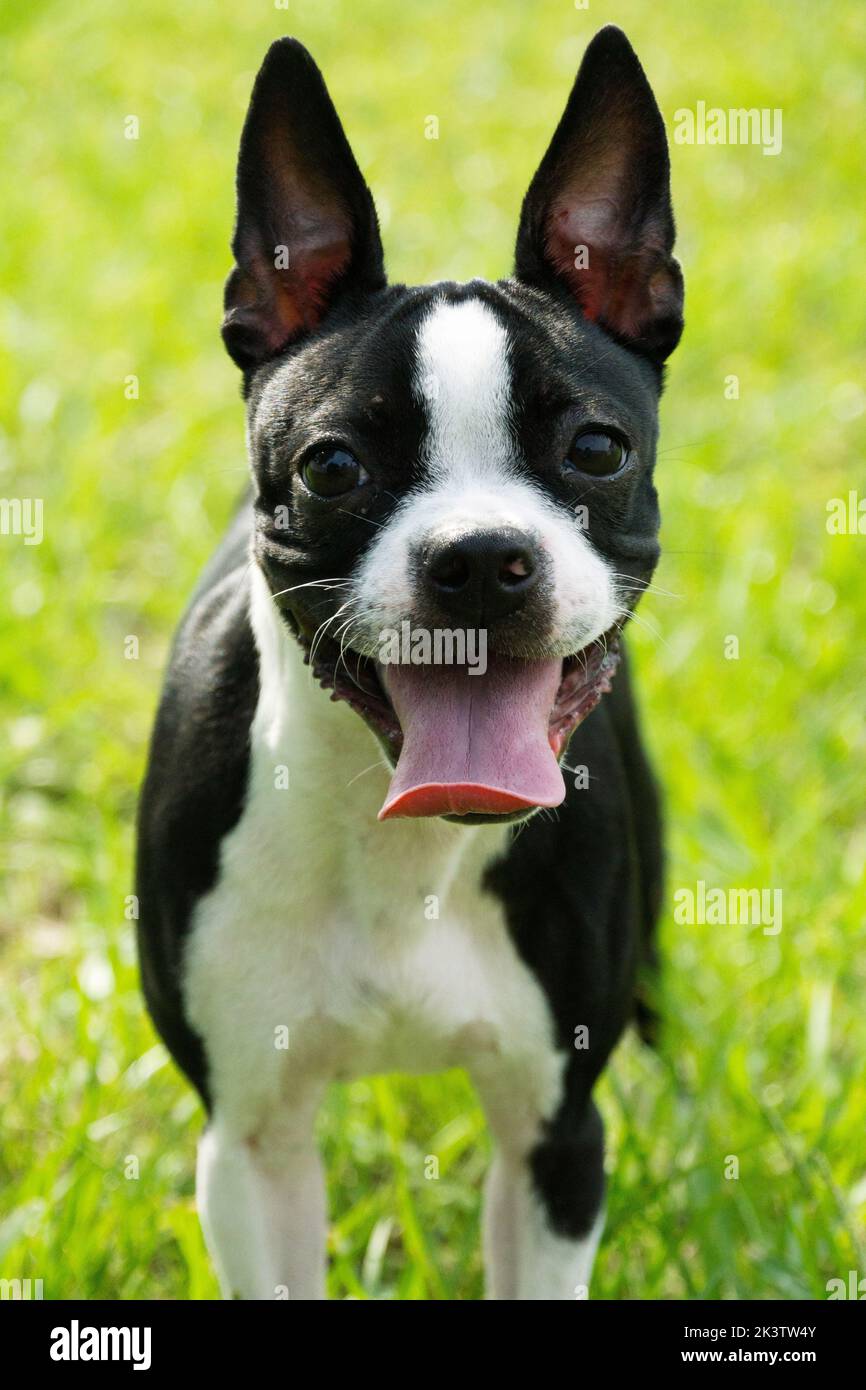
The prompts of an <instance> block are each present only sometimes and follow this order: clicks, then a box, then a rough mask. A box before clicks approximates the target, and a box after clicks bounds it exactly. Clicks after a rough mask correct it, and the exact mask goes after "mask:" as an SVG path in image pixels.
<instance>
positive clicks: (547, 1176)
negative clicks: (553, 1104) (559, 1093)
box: [484, 1087, 604, 1301]
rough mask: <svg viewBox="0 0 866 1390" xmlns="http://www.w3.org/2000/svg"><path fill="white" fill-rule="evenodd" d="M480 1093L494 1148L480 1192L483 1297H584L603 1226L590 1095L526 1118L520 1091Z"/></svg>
mask: <svg viewBox="0 0 866 1390" xmlns="http://www.w3.org/2000/svg"><path fill="white" fill-rule="evenodd" d="M496 1092H497V1093H498V1094H494V1095H491V1094H490V1093H488V1096H487V1097H486V1098H485V1107H486V1110H487V1115H488V1119H489V1122H490V1126H491V1129H492V1130H493V1134H494V1138H495V1140H496V1144H497V1148H496V1153H495V1156H494V1159H493V1163H492V1165H491V1168H490V1171H489V1173H488V1176H487V1182H486V1186H485V1192H484V1264H485V1276H486V1296H487V1297H488V1298H493V1299H521V1300H523V1299H535V1300H545V1301H546V1300H551V1301H564V1300H566V1299H568V1300H574V1299H585V1298H587V1297H588V1294H589V1281H590V1276H591V1274H592V1266H593V1261H594V1259H595V1252H596V1249H597V1247H598V1242H599V1239H600V1237H601V1232H602V1228H603V1226H604V1210H603V1196H604V1172H603V1157H604V1154H603V1150H604V1136H603V1130H602V1124H601V1118H600V1116H599V1114H598V1111H597V1110H596V1108H595V1106H594V1105H593V1104H592V1102H591V1101H586V1102H585V1104H584V1106H583V1108H582V1109H581V1110H580V1111H574V1110H572V1109H571V1108H570V1107H569V1103H568V1101H567V1100H566V1101H564V1102H563V1104H562V1106H561V1107H560V1108H559V1109H558V1110H557V1112H556V1114H555V1115H554V1116H553V1117H552V1118H551V1119H550V1120H549V1121H547V1120H540V1121H538V1122H531V1121H530V1120H529V1116H528V1114H527V1107H526V1106H525V1105H524V1104H521V1100H520V1096H519V1094H512V1097H511V1104H509V1103H508V1102H507V1100H506V1098H505V1097H504V1096H503V1095H502V1093H501V1092H500V1090H499V1088H498V1087H497V1088H496Z"/></svg>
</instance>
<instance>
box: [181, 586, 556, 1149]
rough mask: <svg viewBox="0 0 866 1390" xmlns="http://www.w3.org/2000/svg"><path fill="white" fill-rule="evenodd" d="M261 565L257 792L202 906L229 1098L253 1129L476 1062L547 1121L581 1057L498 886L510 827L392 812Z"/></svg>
mask: <svg viewBox="0 0 866 1390" xmlns="http://www.w3.org/2000/svg"><path fill="white" fill-rule="evenodd" d="M252 576H253V577H252V583H253V596H252V608H251V611H252V616H253V626H254V631H255V634H256V641H257V644H258V647H259V653H260V668H261V694H260V699H259V704H258V708H257V711H256V716H255V720H254V725H253V732H252V757H251V769H250V785H249V793H248V798H247V803H246V806H245V809H244V811H243V813H242V815H241V818H240V820H239V822H238V824H237V825H236V826H235V828H234V830H233V831H232V832H231V833H230V835H228V836H227V837H226V840H225V841H224V843H223V846H222V854H221V864H220V874H219V878H218V881H217V883H216V885H215V887H214V888H213V890H212V891H211V892H210V893H209V894H208V895H207V896H206V897H205V898H204V899H202V901H201V902H200V903H199V904H198V906H197V909H196V912H195V916H194V922H193V927H192V931H191V935H190V940H189V944H188V950H187V958H186V976H185V982H184V983H185V990H184V992H185V999H186V1006H187V1012H188V1015H189V1018H190V1021H191V1022H192V1024H193V1026H194V1027H195V1028H196V1029H197V1031H198V1032H199V1033H200V1034H201V1036H202V1038H203V1040H204V1043H205V1048H206V1051H207V1055H208V1060H209V1066H210V1074H211V1086H212V1090H213V1093H214V1098H215V1101H216V1104H217V1107H218V1108H219V1109H220V1110H221V1111H222V1113H223V1114H224V1115H225V1114H226V1113H227V1112H228V1114H230V1115H231V1116H232V1117H233V1122H234V1124H235V1125H237V1126H238V1127H239V1128H240V1130H242V1131H245V1132H248V1133H252V1132H254V1131H255V1130H256V1128H257V1127H258V1126H259V1125H260V1124H261V1122H262V1119H263V1117H264V1116H265V1115H266V1114H267V1113H268V1111H270V1110H271V1109H272V1108H273V1107H274V1105H275V1104H276V1103H277V1102H278V1100H279V1099H280V1098H283V1099H287V1100H291V1098H292V1096H293V1095H297V1096H300V1095H301V1094H302V1093H303V1092H304V1091H305V1090H307V1089H309V1088H310V1087H315V1086H316V1085H317V1084H318V1083H322V1084H324V1083H325V1082H327V1081H331V1080H337V1079H343V1078H347V1077H352V1076H358V1075H364V1074H370V1073H374V1072H383V1071H407V1072H412V1071H414V1072H418V1071H435V1070H439V1069H441V1068H445V1067H449V1066H454V1065H458V1064H464V1065H467V1066H468V1067H469V1068H470V1070H472V1071H473V1073H474V1074H475V1075H476V1078H477V1079H478V1080H479V1081H480V1082H481V1084H482V1086H484V1085H485V1082H488V1083H489V1085H490V1086H491V1088H492V1089H493V1090H495V1091H496V1092H497V1093H502V1092H503V1091H504V1092H508V1093H511V1092H513V1091H514V1089H515V1088H516V1089H517V1091H519V1092H522V1094H523V1096H524V1097H525V1099H526V1101H527V1103H528V1109H529V1110H530V1111H531V1112H532V1116H530V1115H529V1114H528V1113H527V1116H526V1119H527V1123H528V1124H529V1123H531V1124H532V1125H533V1126H534V1124H535V1123H536V1122H537V1118H538V1116H539V1115H545V1114H549V1113H550V1111H551V1110H552V1109H553V1108H554V1107H555V1104H556V1103H557V1100H558V1098H559V1094H560V1077H561V1069H562V1061H561V1055H558V1054H556V1053H555V1052H554V1050H553V1044H552V1030H551V1020H550V1015H549V1012H548V1008H547V1005H546V1002H545V999H544V996H543V993H542V991H541V990H540V988H539V986H538V985H537V983H536V981H535V979H534V977H533V976H532V974H531V973H530V972H529V971H528V970H527V969H526V967H525V966H524V965H523V963H522V962H521V960H520V959H519V957H518V956H517V954H516V952H515V951H514V948H513V946H512V944H511V941H510V938H509V936H508V933H507V930H506V927H505V923H504V921H503V918H502V913H501V909H500V907H499V904H498V903H497V901H496V900H495V899H494V898H493V897H492V896H491V895H489V894H487V893H485V892H483V891H482V888H481V878H482V874H483V871H484V868H485V866H486V864H487V863H489V862H490V860H491V859H492V858H494V857H495V856H496V855H498V854H500V853H501V852H502V849H503V847H504V845H505V843H506V836H507V835H508V834H509V833H510V832H509V831H508V829H507V828H503V827H496V826H494V827H489V826H479V827H473V828H463V827H460V826H453V825H448V824H446V823H444V822H441V821H433V822H430V821H423V820H421V821H414V820H409V821H392V822H386V823H384V824H380V823H378V822H377V820H376V812H377V810H378V808H379V806H380V805H381V802H382V800H383V798H384V792H385V788H386V786H387V776H388V774H387V772H386V770H385V767H384V763H375V760H376V758H377V754H378V756H379V757H380V758H381V754H379V753H378V745H377V744H376V743H375V741H374V740H373V738H372V736H371V735H370V734H369V732H368V731H367V729H366V728H365V726H364V725H363V723H362V722H361V720H360V719H359V717H358V716H357V715H356V714H355V713H354V712H353V711H351V710H350V709H349V708H348V707H347V706H346V705H343V704H334V703H331V702H330V701H329V700H328V699H327V696H326V695H325V694H324V692H322V691H321V690H319V689H318V688H317V687H316V686H315V685H314V683H313V680H312V677H311V676H310V674H309V672H308V670H307V669H306V668H305V667H304V666H303V664H302V662H301V658H300V654H299V652H298V649H297V647H296V644H295V642H294V641H293V639H291V638H290V637H289V636H288V634H287V633H286V632H285V631H284V629H283V626H282V623H281V621H280V620H279V617H278V614H277V613H276V611H275V608H274V605H273V602H272V600H271V598H270V595H269V593H268V591H267V589H266V586H265V584H264V580H263V579H262V577H261V575H260V574H259V572H258V570H257V567H256V566H255V565H254V566H253V570H252ZM371 764H373V766H371ZM518 1108H522V1107H518Z"/></svg>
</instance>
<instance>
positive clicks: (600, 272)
mask: <svg viewBox="0 0 866 1390" xmlns="http://www.w3.org/2000/svg"><path fill="white" fill-rule="evenodd" d="M673 244H674V219H673V213H672V211H671V198H670V162H669V159H668V146H667V139H666V137H665V129H664V123H663V121H662V117H661V113H660V111H659V109H658V106H657V105H656V102H655V98H654V97H653V94H652V91H651V89H650V85H649V83H648V82H647V79H646V77H645V75H644V71H643V68H642V67H641V65H640V63H639V62H638V60H637V57H636V55H635V52H634V50H633V48H632V47H631V44H630V43H629V41H628V39H627V38H626V36H625V34H623V32H622V30H620V29H617V28H615V27H614V26H613V25H610V26H608V27H607V28H604V29H602V30H601V31H600V32H599V33H598V34H596V36H595V38H594V39H593V40H592V42H591V43H590V45H589V47H588V48H587V50H586V53H585V54H584V57H583V62H582V63H581V65H580V71H579V72H578V74H577V79H576V81H575V84H574V87H573V88H572V92H571V96H570V97H569V99H568V105H567V106H566V108H565V113H564V115H563V117H562V120H561V121H560V123H559V125H558V126H557V129H556V133H555V134H554V137H553V140H552V141H551V143H550V148H549V149H548V151H547V154H546V155H545V156H544V159H543V160H542V161H541V164H540V166H539V169H538V172H537V174H536V175H535V178H534V179H533V180H532V183H531V184H530V187H529V192H528V193H527V195H526V198H525V200H524V203H523V211H522V214H521V220H520V230H519V232H518V236H517V253H516V265H515V273H516V275H517V277H518V279H520V280H524V281H526V282H527V283H529V284H534V285H542V286H545V287H547V288H552V287H553V286H554V285H556V284H558V285H560V286H565V287H566V288H567V289H568V290H569V291H570V293H571V294H572V295H573V296H574V298H575V299H576V301H577V303H578V305H579V306H580V309H581V310H582V312H583V314H584V317H585V318H587V319H590V320H592V321H593V322H596V323H599V324H600V325H602V327H604V328H606V329H607V330H608V332H610V333H611V334H613V336H614V337H616V338H617V339H619V340H620V341H621V342H623V343H624V344H625V345H626V346H628V347H630V348H631V349H632V350H633V351H636V352H640V353H642V354H644V355H646V356H648V357H651V358H654V359H655V360H656V361H658V362H661V361H663V360H664V358H665V357H667V355H668V353H669V352H671V351H672V350H673V349H674V348H675V347H676V345H677V342H678V341H679V337H680V334H681V332H682V327H683V278H682V274H681V272H680V268H679V265H678V263H677V262H676V261H675V260H674V258H673V256H672V255H671V251H672V249H673Z"/></svg>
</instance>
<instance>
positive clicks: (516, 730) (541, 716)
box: [379, 657, 565, 820]
mask: <svg viewBox="0 0 866 1390" xmlns="http://www.w3.org/2000/svg"><path fill="white" fill-rule="evenodd" d="M380 674H381V676H382V678H383V680H384V683H385V686H386V689H387V692H388V695H389V697H390V699H391V703H392V704H393V706H394V709H395V711H396V713H397V718H398V719H399V720H400V727H401V728H402V730H403V748H402V751H401V753H400V759H399V762H398V763H397V768H396V771H395V773H394V776H393V777H392V779H391V785H390V787H389V788H388V795H387V797H386V798H385V804H384V806H383V807H382V809H381V811H380V812H379V820H389V819H391V818H392V817H394V816H442V815H447V814H449V813H450V814H452V815H466V814H467V813H469V812H483V813H487V814H502V813H503V812H506V811H520V810H525V809H526V808H527V807H529V806H558V805H559V803H560V802H561V801H562V800H563V799H564V797H565V783H564V782H563V780H562V773H561V772H560V770H559V763H558V762H557V760H556V757H555V755H554V753H553V750H552V748H551V746H550V743H549V742H548V723H549V719H550V711H551V709H552V708H553V703H554V701H555V699H556V692H557V690H558V688H559V683H560V680H561V678H562V662H561V661H511V660H508V659H506V658H505V657H498V658H490V660H489V664H488V667H487V670H486V671H485V673H484V675H480V676H473V675H470V674H469V673H468V671H467V670H466V668H464V667H455V666H409V665H406V666H397V665H389V666H384V667H382V668H380Z"/></svg>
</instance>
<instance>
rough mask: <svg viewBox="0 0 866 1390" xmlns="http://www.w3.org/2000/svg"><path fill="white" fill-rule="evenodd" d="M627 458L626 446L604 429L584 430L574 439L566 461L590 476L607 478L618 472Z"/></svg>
mask: <svg viewBox="0 0 866 1390" xmlns="http://www.w3.org/2000/svg"><path fill="white" fill-rule="evenodd" d="M627 458H628V448H627V447H626V445H625V444H624V443H623V441H622V440H621V439H618V438H617V437H616V435H613V434H608V433H607V432H606V431H605V430H586V431H585V432H584V433H583V434H579V435H578V436H577V438H576V439H575V440H574V442H573V444H572V446H571V448H570V449H569V451H568V453H567V454H566V463H567V464H568V465H569V466H570V467H571V468H579V469H580V471H581V473H588V474H589V476H590V477H591V478H609V477H610V475H611V474H612V473H618V472H619V470H620V469H621V468H622V466H623V464H624V463H625V461H626V459H627Z"/></svg>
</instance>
